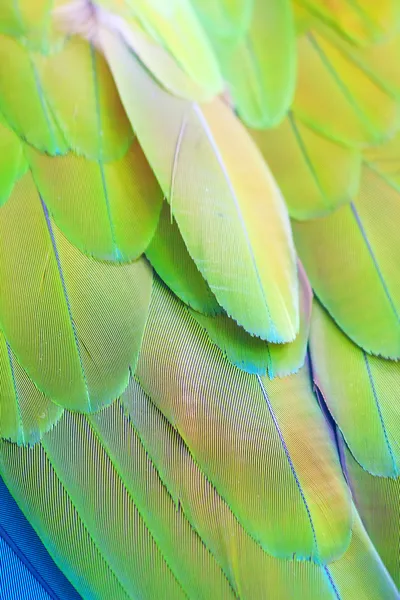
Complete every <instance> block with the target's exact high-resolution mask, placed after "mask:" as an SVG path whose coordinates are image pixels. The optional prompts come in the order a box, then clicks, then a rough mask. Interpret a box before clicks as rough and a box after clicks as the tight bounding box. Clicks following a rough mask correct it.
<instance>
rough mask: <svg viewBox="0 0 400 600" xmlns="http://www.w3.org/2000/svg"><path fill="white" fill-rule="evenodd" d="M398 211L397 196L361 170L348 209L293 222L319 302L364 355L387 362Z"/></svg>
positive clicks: (395, 345) (399, 252)
mask: <svg viewBox="0 0 400 600" xmlns="http://www.w3.org/2000/svg"><path fill="white" fill-rule="evenodd" d="M378 205H379V206H378ZM399 209H400V203H399V196H398V192H397V190H396V189H395V188H394V187H393V186H392V185H391V184H390V182H387V181H385V179H384V178H382V177H381V176H380V175H379V174H378V173H376V172H375V170H373V169H371V168H370V167H369V166H364V167H363V173H362V179H361V184H360V191H359V194H358V196H357V197H356V198H354V200H353V202H352V203H351V204H350V205H347V206H344V207H341V208H339V209H338V210H337V211H336V212H334V213H333V214H331V215H329V216H327V217H322V218H321V219H311V220H309V221H302V222H299V221H297V222H293V234H294V239H295V243H296V247H297V250H298V253H299V256H300V258H301V260H302V262H303V265H304V267H305V269H306V272H307V275H308V277H309V278H310V282H311V285H312V286H313V288H314V291H315V293H316V295H317V297H318V298H319V300H320V301H321V302H322V304H323V305H324V306H325V307H326V308H327V310H328V311H329V312H330V313H331V314H332V316H333V317H334V319H335V320H336V322H337V323H338V324H339V326H340V327H341V328H342V329H343V330H344V332H345V333H346V334H347V335H348V336H349V337H350V338H351V339H352V340H353V341H354V342H356V343H357V344H358V345H359V346H361V347H362V348H363V349H364V350H365V351H366V352H372V353H373V354H377V355H381V356H384V357H386V358H392V359H397V358H399V357H400V321H399V308H400V305H399V301H400V296H399V291H400V285H399V284H400V280H399V277H400V262H399V259H400V248H399V246H398V244H397V243H396V240H397V237H398V231H397V230H398V227H397V219H398V217H397V215H398V212H399Z"/></svg>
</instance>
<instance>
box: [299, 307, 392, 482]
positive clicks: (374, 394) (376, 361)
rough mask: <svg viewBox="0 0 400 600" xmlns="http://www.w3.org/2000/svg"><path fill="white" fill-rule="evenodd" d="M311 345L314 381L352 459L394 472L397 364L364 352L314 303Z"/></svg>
mask: <svg viewBox="0 0 400 600" xmlns="http://www.w3.org/2000/svg"><path fill="white" fill-rule="evenodd" d="M310 348H311V358H312V364H313V375H314V381H315V383H316V384H317V386H318V387H319V389H320V390H321V392H322V394H323V396H324V399H325V401H326V403H327V405H328V408H329V410H330V412H331V414H332V416H333V418H334V419H335V421H336V423H337V424H338V426H339V428H340V430H341V431H342V433H343V435H344V437H345V439H346V442H347V444H348V446H349V448H350V449H351V451H352V453H353V455H354V456H355V458H356V459H357V460H358V462H359V463H360V464H361V465H362V466H363V467H364V469H366V470H367V471H369V472H370V473H372V474H374V475H385V476H388V475H390V476H397V475H398V474H399V473H400V406H399V403H398V401H397V395H398V390H399V388H400V364H399V363H397V362H392V361H389V360H385V359H383V358H379V357H376V356H369V355H367V354H366V352H365V351H364V350H362V349H361V348H359V347H358V346H356V345H355V344H353V342H352V341H351V340H350V339H349V338H348V337H346V336H345V335H344V333H343V332H342V331H341V330H340V329H339V328H338V327H337V325H335V323H334V321H333V320H332V319H331V318H330V317H329V315H328V314H327V313H326V311H324V310H323V308H321V307H320V305H319V304H318V303H317V302H315V303H314V306H313V313H312V326H311V336H310ZM361 424H362V426H360V425H361Z"/></svg>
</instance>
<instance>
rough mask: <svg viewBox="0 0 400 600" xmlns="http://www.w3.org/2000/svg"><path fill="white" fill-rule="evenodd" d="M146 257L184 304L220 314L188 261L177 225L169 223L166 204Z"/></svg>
mask: <svg viewBox="0 0 400 600" xmlns="http://www.w3.org/2000/svg"><path fill="white" fill-rule="evenodd" d="M146 256H147V258H148V259H149V261H150V262H151V264H152V266H153V267H154V269H155V270H156V271H157V273H158V275H159V276H160V277H161V279H162V280H163V281H164V282H165V283H166V284H167V285H168V287H169V288H170V289H171V290H172V291H173V292H174V294H176V295H177V296H178V298H180V299H181V300H183V302H185V304H187V305H188V306H191V307H192V308H194V309H195V310H196V311H199V312H201V313H204V314H206V315H208V314H217V313H220V312H222V309H221V307H220V306H219V304H218V302H217V301H216V299H215V296H214V295H213V293H212V292H211V290H210V288H209V287H208V285H207V283H206V281H205V280H204V279H203V277H202V275H201V273H200V271H199V270H198V268H197V267H196V264H195V262H194V261H193V260H192V258H191V257H190V255H189V253H188V251H187V248H186V246H185V242H184V241H183V239H182V236H181V234H180V233H179V228H178V225H177V224H176V222H175V221H174V220H173V219H172V220H171V210H170V207H169V204H168V203H167V202H164V204H163V207H162V210H161V215H160V219H159V222H158V227H157V230H156V232H155V234H154V236H153V239H152V240H151V243H150V245H149V246H148V248H147V249H146Z"/></svg>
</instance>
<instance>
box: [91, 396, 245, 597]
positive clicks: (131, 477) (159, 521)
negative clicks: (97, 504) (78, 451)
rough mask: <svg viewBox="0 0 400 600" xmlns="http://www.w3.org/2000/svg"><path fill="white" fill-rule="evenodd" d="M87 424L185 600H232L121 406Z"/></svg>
mask: <svg viewBox="0 0 400 600" xmlns="http://www.w3.org/2000/svg"><path fill="white" fill-rule="evenodd" d="M89 424H90V426H91V427H92V428H93V430H94V432H95V433H96V435H97V437H98V438H99V440H100V441H101V443H102V445H103V447H104V448H105V450H106V452H107V454H108V456H109V457H110V460H111V462H112V463H113V465H114V468H115V470H116V471H117V472H118V474H119V476H120V477H121V479H122V481H123V482H124V485H125V487H126V489H127V491H128V493H129V495H130V497H131V498H132V500H133V501H134V503H135V505H136V507H137V510H138V511H139V513H140V515H141V516H142V519H143V521H144V523H145V524H146V527H147V528H148V529H149V531H150V532H151V534H152V536H153V537H154V540H155V543H156V544H157V547H158V548H159V549H160V551H161V552H162V553H163V555H164V557H165V560H166V562H167V564H168V565H169V567H170V569H171V570H172V572H174V573H175V574H176V576H177V579H178V580H179V582H180V584H181V586H182V587H183V589H184V590H185V592H186V594H187V596H188V597H196V598H204V600H207V599H208V598H212V597H217V598H234V594H233V593H232V590H231V589H230V586H229V584H228V582H227V580H226V578H225V576H224V575H223V573H222V571H221V569H220V566H219V565H218V563H217V562H216V561H215V559H214V557H213V556H212V554H211V553H210V552H209V550H208V548H207V547H206V546H205V545H204V544H203V542H202V540H201V538H200V537H199V536H198V534H197V532H196V531H195V530H194V529H193V528H192V527H191V526H190V524H189V522H188V521H187V519H186V517H185V515H184V513H183V511H181V510H177V505H176V503H175V502H174V500H173V498H171V496H170V495H169V493H168V491H167V490H166V488H165V487H164V486H163V484H162V482H161V481H160V478H159V475H158V473H157V471H156V469H155V468H154V467H153V466H152V464H151V462H150V461H149V458H148V455H147V452H146V450H145V448H144V447H143V445H142V443H141V441H140V437H139V435H138V433H137V432H136V431H135V428H134V427H133V426H132V425H131V423H127V421H126V417H124V409H123V408H122V406H121V405H118V403H116V402H114V403H113V404H112V405H111V406H110V407H109V408H108V409H106V410H102V411H100V412H99V413H97V414H94V415H91V417H90V418H89ZM121 432H123V435H122V436H121ZM131 457H135V459H134V461H132V459H131Z"/></svg>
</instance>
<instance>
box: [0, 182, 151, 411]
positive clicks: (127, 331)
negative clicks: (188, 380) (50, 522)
mask: <svg viewBox="0 0 400 600" xmlns="http://www.w3.org/2000/svg"><path fill="white" fill-rule="evenodd" d="M0 257H1V259H0V281H1V294H0V323H1V326H2V328H3V331H4V334H5V336H6V338H7V341H8V343H9V344H10V346H11V349H12V350H13V351H14V353H15V355H16V358H17V360H18V362H19V363H20V364H21V366H22V367H23V368H24V369H25V370H26V372H27V373H28V375H29V376H30V377H32V379H33V381H34V382H35V384H36V385H37V386H38V388H39V389H40V390H41V391H42V392H43V393H45V394H46V395H47V396H48V397H49V398H51V400H52V401H55V402H56V403H58V404H61V405H62V406H68V407H71V408H74V409H76V410H95V409H96V408H98V407H99V406H101V405H103V404H105V403H107V402H110V401H111V400H113V399H115V398H116V397H117V396H118V395H119V394H120V393H121V392H122V391H123V389H124V387H125V386H126V385H127V383H128V377H129V370H128V369H129V367H132V368H134V366H135V363H136V360H137V355H138V351H139V348H140V343H141V337H142V333H143V328H144V324H145V321H146V317H147V307H148V303H149V298H150V292H151V280H152V276H151V272H150V269H149V267H148V265H147V264H146V263H145V259H140V260H139V261H138V262H136V263H129V264H126V265H121V264H113V263H101V262H97V261H94V260H93V259H91V258H88V257H86V256H85V255H83V254H81V253H80V252H79V250H77V249H76V248H74V247H73V246H72V245H71V244H70V243H69V242H68V241H67V239H66V238H65V237H64V236H63V234H62V233H61V232H60V231H59V230H58V228H57V227H56V225H54V224H53V223H52V222H51V219H50V217H49V214H48V211H47V208H46V206H45V205H44V204H43V202H42V201H41V199H40V197H39V195H38V193H37V190H36V188H35V186H34V183H33V180H32V177H31V175H30V174H29V173H27V174H26V175H25V176H24V177H23V178H22V179H21V180H20V181H19V182H18V183H17V184H16V185H15V187H14V190H13V193H12V195H11V197H10V198H9V199H8V201H7V202H6V203H5V204H4V205H3V206H2V207H1V208H0ZM100 316H101V317H100ZM66 381H67V382H68V385H65V382H66Z"/></svg>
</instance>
